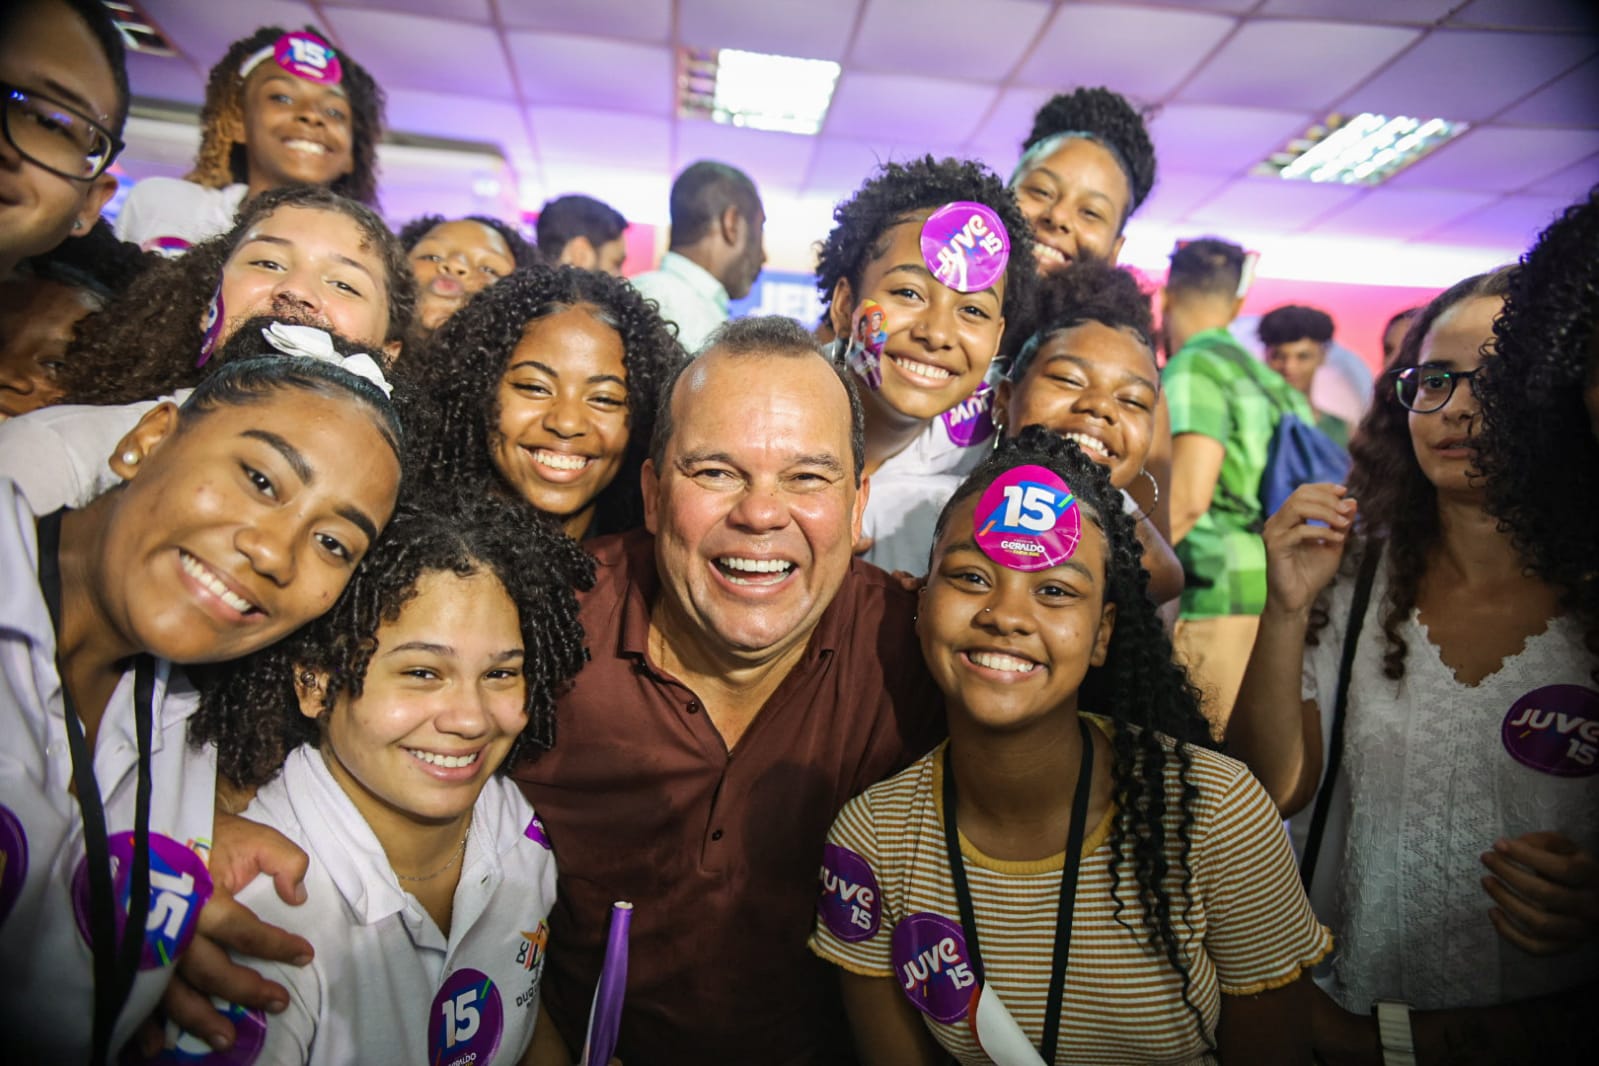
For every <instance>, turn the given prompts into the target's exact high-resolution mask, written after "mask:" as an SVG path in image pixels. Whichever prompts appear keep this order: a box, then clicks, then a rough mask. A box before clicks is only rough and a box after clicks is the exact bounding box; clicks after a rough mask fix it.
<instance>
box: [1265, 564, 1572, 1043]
mask: <svg viewBox="0 0 1599 1066" xmlns="http://www.w3.org/2000/svg"><path fill="white" fill-rule="evenodd" d="M1385 576H1386V575H1385V574H1384V573H1382V572H1381V571H1379V574H1378V577H1377V580H1376V582H1375V585H1374V587H1373V589H1372V595H1371V603H1370V606H1369V607H1368V608H1367V613H1366V619H1365V624H1364V625H1363V626H1362V628H1361V632H1360V645H1359V649H1358V651H1357V652H1356V656H1355V662H1354V667H1353V670H1352V673H1351V679H1350V687H1349V704H1348V717H1347V722H1346V727H1345V732H1344V754H1343V760H1342V766H1341V769H1340V780H1339V783H1338V786H1337V789H1336V791H1335V792H1334V794H1333V797H1332V804H1333V805H1332V808H1331V810H1330V811H1329V818H1328V823H1327V828H1326V835H1325V837H1324V838H1323V841H1322V847H1321V856H1320V859H1319V862H1318V866H1317V870H1316V876H1315V883H1314V884H1313V885H1312V889H1311V901H1312V903H1313V904H1314V905H1315V908H1316V913H1317V916H1318V917H1319V918H1320V919H1321V920H1322V922H1323V923H1324V924H1326V925H1327V926H1328V927H1329V928H1331V929H1332V931H1333V936H1334V950H1335V955H1334V958H1333V962H1332V968H1331V972H1330V975H1328V978H1327V979H1325V980H1324V981H1323V984H1324V987H1326V988H1327V991H1328V992H1330V993H1331V994H1332V995H1333V996H1334V998H1336V999H1337V1000H1338V1001H1339V1002H1340V1003H1341V1004H1342V1005H1343V1006H1344V1008H1345V1009H1347V1010H1351V1011H1354V1012H1356V1013H1360V1014H1365V1013H1367V1012H1369V1011H1370V1010H1371V1007H1372V1004H1373V1003H1374V1001H1376V1000H1377V999H1379V998H1391V999H1402V1000H1405V1001H1407V1002H1409V1003H1411V1004H1413V1005H1414V1006H1416V1007H1418V1008H1420V1009H1429V1010H1436V1009H1446V1008H1453V1007H1468V1006H1484V1005H1489V1004H1496V1003H1508V1002H1513V1001H1516V1000H1520V999H1526V998H1529V997H1533V996H1540V995H1546V994H1549V993H1551V992H1555V991H1559V990H1561V989H1566V988H1570V987H1573V986H1574V985H1578V984H1581V983H1583V982H1584V981H1590V980H1593V979H1594V978H1595V977H1596V976H1599V945H1596V944H1594V943H1593V942H1590V943H1589V944H1588V945H1587V946H1586V947H1585V948H1584V949H1583V950H1581V951H1578V952H1574V953H1571V954H1567V955H1563V956H1559V957H1555V958H1539V957H1533V956H1530V955H1528V954H1526V953H1525V952H1523V951H1521V950H1520V949H1519V948H1517V947H1515V946H1514V945H1512V944H1510V943H1509V942H1508V941H1505V940H1503V939H1502V938H1501V937H1500V936H1499V935H1498V933H1497V932H1495V930H1494V927H1493V924H1492V923H1491V922H1490V921H1489V918H1488V911H1489V909H1490V908H1492V907H1493V906H1494V902H1493V899H1492V898H1491V897H1490V896H1489V895H1488V893H1487V892H1486V891H1485V890H1484V889H1483V887H1482V879H1483V877H1484V876H1486V875H1487V874H1488V870H1487V868H1486V867H1485V866H1483V865H1482V861H1481V856H1482V853H1483V852H1485V851H1488V850H1489V849H1490V848H1492V847H1493V843H1494V841H1495V840H1496V839H1499V838H1501V837H1506V838H1511V837H1516V836H1520V835H1521V834H1523V833H1529V832H1533V831H1536V830H1556V831H1558V832H1561V833H1564V834H1565V835H1566V836H1568V837H1570V838H1571V839H1572V840H1574V841H1576V842H1577V844H1578V845H1579V846H1581V847H1582V848H1584V849H1586V850H1587V851H1589V852H1590V853H1591V854H1599V774H1596V771H1599V759H1596V758H1595V756H1599V744H1596V743H1590V741H1599V713H1596V708H1599V692H1595V691H1593V689H1594V684H1593V681H1592V679H1591V677H1590V676H1589V674H1590V671H1591V670H1592V668H1593V666H1594V659H1593V657H1592V656H1591V655H1590V654H1589V653H1588V652H1587V651H1586V650H1585V648H1584V647H1583V640H1582V632H1581V628H1580V626H1578V625H1577V624H1576V623H1575V622H1574V621H1572V620H1571V619H1570V618H1565V617H1562V618H1556V619H1554V620H1553V621H1551V622H1550V624H1549V627H1548V628H1547V629H1546V630H1545V631H1544V632H1542V633H1539V634H1537V635H1536V636H1533V637H1530V638H1529V639H1528V640H1527V642H1526V644H1525V646H1524V647H1523V648H1522V650H1521V651H1520V652H1518V653H1516V654H1515V655H1513V656H1511V657H1509V658H1507V659H1506V660H1505V661H1504V663H1503V664H1501V666H1500V668H1499V669H1498V671H1497V672H1495V673H1493V674H1492V675H1490V676H1488V677H1486V678H1484V679H1483V680H1482V681H1481V682H1480V683H1478V684H1476V685H1466V684H1462V683H1461V682H1460V681H1457V680H1456V679H1455V676H1454V672H1453V671H1452V670H1451V669H1450V668H1449V667H1448V666H1446V665H1445V664H1444V662H1443V661H1442V660H1441V659H1440V658H1439V655H1438V649H1437V647H1436V646H1435V645H1433V643H1432V642H1431V641H1430V640H1429V639H1428V635H1427V631H1426V629H1425V627H1423V626H1422V625H1421V623H1420V621H1419V620H1418V618H1417V614H1416V612H1415V611H1414V610H1412V611H1411V615H1410V617H1409V618H1408V619H1407V620H1406V621H1405V623H1404V625H1403V626H1402V627H1401V629H1400V635H1401V636H1402V637H1403V639H1404V641H1405V643H1406V645H1407V647H1408V649H1409V651H1408V654H1407V656H1406V659H1405V676H1404V677H1403V678H1402V679H1400V680H1399V681H1397V682H1396V681H1391V680H1389V679H1388V678H1386V677H1384V676H1383V673H1382V657H1383V654H1384V651H1385V649H1386V645H1387V640H1386V637H1385V636H1384V634H1383V631H1382V617H1383V614H1384V613H1385V611H1386V607H1385V606H1384V604H1383V599H1384V596H1385V591H1386V586H1387V582H1386V580H1385ZM1354 584H1355V582H1354V578H1353V576H1352V575H1350V574H1349V573H1347V572H1345V573H1342V574H1340V576H1339V578H1338V582H1337V584H1336V585H1335V586H1334V587H1333V589H1332V591H1331V596H1330V599H1331V603H1330V614H1331V622H1330V624H1329V625H1328V626H1327V627H1326V628H1325V629H1323V630H1322V631H1321V633H1320V635H1319V638H1318V639H1319V642H1318V644H1317V646H1315V647H1309V648H1306V649H1305V661H1304V675H1303V682H1302V684H1303V692H1304V698H1305V699H1313V700H1316V701H1317V703H1318V705H1319V707H1320V708H1321V715H1322V739H1323V745H1322V750H1323V751H1326V750H1327V744H1328V741H1329V739H1330V737H1331V731H1332V714H1333V703H1334V700H1335V698H1336V692H1337V684H1338V661H1339V657H1340V655H1341V653H1342V649H1343V639H1344V630H1345V628H1346V627H1347V624H1348V620H1349V610H1350V602H1351V599H1352V597H1353V592H1354ZM1552 686H1571V687H1570V688H1559V689H1552V688H1551V687H1552ZM1529 694H1531V696H1532V698H1531V699H1528V700H1524V699H1523V697H1526V696H1528V695H1529ZM1529 712H1530V713H1529ZM1518 723H1519V724H1518ZM1533 764H1540V765H1537V766H1535V765H1533ZM1313 806H1314V805H1313V804H1312V806H1311V807H1307V808H1306V809H1305V810H1304V811H1302V812H1301V813H1300V814H1299V815H1297V816H1296V817H1295V818H1294V824H1293V829H1294V838H1295V846H1296V848H1297V847H1300V846H1301V845H1302V842H1303V839H1304V835H1305V832H1306V830H1307V829H1308V826H1309V823H1310V817H1311V810H1312V808H1313Z"/></svg>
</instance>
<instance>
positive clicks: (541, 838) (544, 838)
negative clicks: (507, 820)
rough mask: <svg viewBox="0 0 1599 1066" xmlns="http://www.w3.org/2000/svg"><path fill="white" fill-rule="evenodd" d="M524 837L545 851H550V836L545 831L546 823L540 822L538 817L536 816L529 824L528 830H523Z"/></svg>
mask: <svg viewBox="0 0 1599 1066" xmlns="http://www.w3.org/2000/svg"><path fill="white" fill-rule="evenodd" d="M522 835H523V836H525V837H527V838H528V839H529V840H531V841H532V842H533V843H535V844H537V845H538V846H539V847H541V848H543V849H544V850H545V851H549V850H550V834H548V833H546V832H545V831H544V823H543V822H541V821H539V816H538V815H536V814H535V815H534V816H533V820H532V821H531V822H529V823H527V828H526V829H524V830H522Z"/></svg>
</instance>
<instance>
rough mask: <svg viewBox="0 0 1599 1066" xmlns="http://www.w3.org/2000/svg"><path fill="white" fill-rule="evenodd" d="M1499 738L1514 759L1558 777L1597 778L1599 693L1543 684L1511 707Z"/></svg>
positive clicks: (1571, 686) (1587, 689)
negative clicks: (1595, 776) (1594, 776)
mask: <svg viewBox="0 0 1599 1066" xmlns="http://www.w3.org/2000/svg"><path fill="white" fill-rule="evenodd" d="M1499 738H1500V740H1501V741H1502V742H1503V743H1504V745H1505V750H1506V751H1508V752H1509V753H1510V756H1511V758H1513V759H1515V760H1516V761H1517V762H1519V763H1521V764H1522V765H1523V766H1530V767H1532V768H1533V769H1534V770H1541V771H1542V772H1544V773H1546V774H1554V775H1555V776H1556V777H1591V776H1593V775H1594V774H1596V773H1599V692H1595V691H1594V690H1593V689H1591V688H1584V687H1583V686H1582V685H1545V686H1544V687H1543V688H1536V689H1533V690H1532V691H1531V692H1529V693H1527V694H1526V695H1525V696H1523V697H1521V698H1520V699H1518V700H1517V701H1516V702H1515V703H1512V704H1511V705H1510V711H1509V713H1508V714H1506V715H1505V722H1504V725H1503V726H1501V727H1500V729H1499Z"/></svg>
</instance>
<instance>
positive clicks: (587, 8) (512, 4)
mask: <svg viewBox="0 0 1599 1066" xmlns="http://www.w3.org/2000/svg"><path fill="white" fill-rule="evenodd" d="M379 2H382V0H379ZM499 3H500V21H501V22H503V23H505V25H506V27H507V28H508V29H513V30H522V29H527V30H552V31H554V32H557V33H586V34H589V35H591V36H594V37H625V38H627V39H628V40H633V41H656V42H663V43H664V42H665V41H667V40H668V39H669V38H670V37H671V35H672V0H583V2H582V3H573V2H572V0H499Z"/></svg>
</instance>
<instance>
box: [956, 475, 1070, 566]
mask: <svg viewBox="0 0 1599 1066" xmlns="http://www.w3.org/2000/svg"><path fill="white" fill-rule="evenodd" d="M972 532H973V534H975V539H976V541H977V546H978V547H979V548H981V549H982V551H983V554H984V555H986V556H988V557H989V558H990V559H992V560H994V561H995V562H996V563H998V564H999V565H1001V566H1006V567H1009V568H1010V569H1012V570H1029V571H1030V570H1048V569H1049V568H1050V567H1052V566H1059V565H1060V564H1061V563H1064V562H1065V561H1066V560H1068V559H1070V558H1071V557H1072V553H1073V552H1075V551H1076V550H1077V542H1078V541H1079V540H1081V539H1082V535H1083V522H1082V515H1081V513H1080V512H1079V509H1078V506H1077V497H1076V496H1074V495H1073V494H1072V490H1071V489H1070V488H1068V487H1067V485H1066V482H1064V481H1062V480H1061V479H1060V478H1059V477H1058V476H1057V475H1056V474H1055V472H1054V471H1052V470H1047V469H1045V468H1044V467H1041V466H1018V467H1016V468H1015V469H1013V470H1007V471H1005V472H1004V473H1003V474H1001V475H1000V476H999V477H997V478H995V479H994V483H993V484H991V485H989V486H988V488H987V489H985V490H983V495H982V497H981V498H980V499H979V500H978V501H977V510H976V511H974V512H973V513H972Z"/></svg>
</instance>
